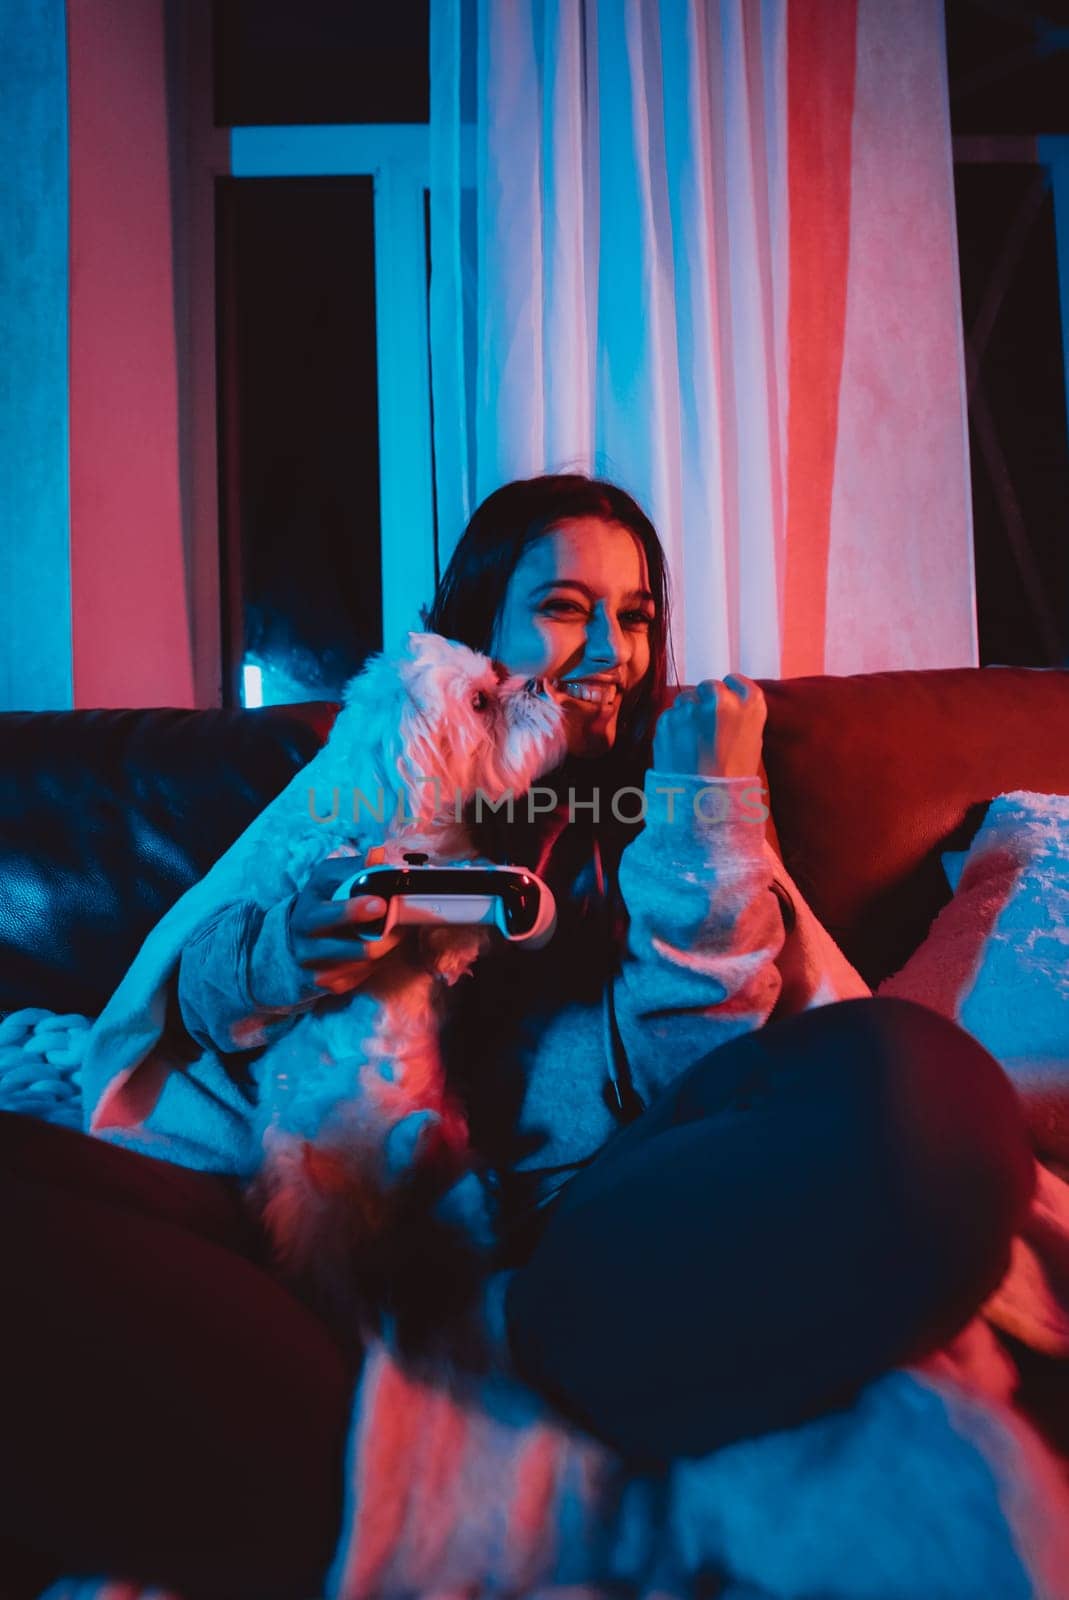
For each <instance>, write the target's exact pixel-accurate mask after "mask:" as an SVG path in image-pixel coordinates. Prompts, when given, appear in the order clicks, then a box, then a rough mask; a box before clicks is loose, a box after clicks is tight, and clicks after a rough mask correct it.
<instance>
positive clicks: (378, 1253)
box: [253, 633, 565, 1336]
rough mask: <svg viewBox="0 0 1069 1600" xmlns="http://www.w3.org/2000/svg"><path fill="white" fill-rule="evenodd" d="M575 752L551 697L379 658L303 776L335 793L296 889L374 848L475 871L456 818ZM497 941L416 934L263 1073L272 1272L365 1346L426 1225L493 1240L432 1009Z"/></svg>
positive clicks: (325, 804) (301, 834) (301, 1025)
mask: <svg viewBox="0 0 1069 1600" xmlns="http://www.w3.org/2000/svg"><path fill="white" fill-rule="evenodd" d="M564 749H565V744H564V734H563V727H562V719H561V713H560V710H559V708H558V707H557V705H556V704H555V703H554V702H553V701H552V700H551V699H550V698H549V697H548V696H547V695H546V694H545V693H544V691H543V689H542V685H541V684H539V683H536V682H534V681H526V682H525V681H524V680H523V679H522V678H515V677H507V676H505V675H504V674H503V672H502V671H501V670H500V669H498V668H497V667H495V665H494V663H493V662H492V661H490V660H489V659H488V658H487V657H486V656H483V655H480V654H478V653H477V652H475V651H473V650H469V649H467V648H466V647H465V646H463V645H459V644H455V643H452V642H451V641H449V640H446V639H443V638H441V637H439V636H438V635H436V634H415V633H414V634H410V635H409V645H408V649H407V651H406V652H405V653H404V654H403V655H402V656H401V657H400V658H394V659H390V658H387V657H385V656H378V657H375V658H373V659H372V661H371V662H370V663H369V664H368V666H367V667H366V668H365V670H364V671H363V672H362V673H361V674H360V676H359V677H357V678H355V679H354V680H353V681H352V682H351V683H350V684H349V686H348V688H347V690H346V693H345V705H344V708H343V710H342V711H341V712H340V713H339V715H338V718H337V721H336V722H335V724H334V727H333V730H332V732H331V735H330V739H329V741H328V744H327V746H326V747H325V750H324V751H323V752H321V754H320V756H319V757H317V758H316V762H315V771H313V769H312V768H309V769H308V770H309V774H310V776H315V772H318V773H319V774H320V775H322V774H323V773H324V771H325V772H326V774H327V775H328V778H329V786H330V790H331V792H330V793H329V794H324V793H322V792H320V791H319V790H318V789H317V790H315V792H312V791H311V790H310V792H309V795H308V810H307V815H305V816H302V817H301V818H300V819H297V818H294V819H293V821H294V830H293V833H292V835H291V836H290V838H289V839H288V841H287V846H288V849H289V853H290V858H289V874H290V877H291V879H292V881H293V882H294V883H295V884H297V885H298V886H300V885H301V884H303V882H304V881H305V880H306V878H307V876H308V874H309V872H310V871H311V869H312V867H313V866H315V864H316V863H317V862H318V861H320V860H322V859H323V858H324V857H325V856H327V855H331V854H335V855H336V854H352V855H354V856H355V857H358V858H359V859H358V860H356V861H355V862H354V866H358V865H362V864H363V860H364V858H365V855H366V852H367V850H368V848H369V847H371V846H376V845H381V846H384V847H385V860H387V861H389V862H399V861H400V860H401V858H402V856H403V854H404V853H405V852H407V851H410V850H421V851H424V852H426V853H427V855H428V856H429V858H430V859H431V860H432V861H434V860H439V861H441V860H448V861H456V860H464V859H472V857H473V856H474V853H475V852H474V849H473V846H472V843H471V840H470V838H469V836H468V833H467V831H466V828H465V823H464V806H465V803H466V802H467V801H469V800H471V799H472V798H473V797H474V796H475V794H476V793H477V792H481V793H482V794H483V795H485V796H486V797H488V798H489V799H490V800H491V801H499V800H501V799H502V798H503V797H504V796H506V795H507V794H508V793H509V792H511V793H512V794H514V795H515V796H516V797H517V798H519V797H520V796H522V795H523V794H525V793H526V791H527V790H528V789H529V788H530V786H531V785H532V784H533V783H534V782H535V781H536V779H537V778H538V777H540V776H541V775H542V774H543V773H545V772H547V771H548V770H550V769H551V768H552V767H554V766H555V765H556V764H557V763H558V762H559V761H560V759H561V758H562V756H563V754H564ZM491 938H493V934H492V932H490V931H489V930H487V929H484V928H463V927H461V928H435V929H431V930H423V931H422V933H421V938H420V941H419V946H418V948H419V951H420V957H421V959H418V960H417V961H415V962H413V961H412V960H409V959H406V958H405V957H404V955H402V953H401V952H400V951H398V952H396V953H394V954H393V955H392V956H391V958H390V959H389V960H385V961H383V962H381V963H378V964H376V965H374V966H373V967H372V968H371V970H370V972H369V975H368V977H367V979H366V980H365V981H364V983H363V984H362V985H361V986H360V987H359V988H357V989H355V990H354V991H352V992H350V993H346V994H341V995H330V994H328V993H327V992H326V991H325V992H324V997H323V999H322V1000H319V1001H316V1003H315V1006H314V1009H311V1010H308V1011H306V1012H305V1013H304V1014H303V1015H302V1016H301V1017H300V1018H299V1019H298V1020H297V1022H296V1023H295V1024H294V1025H293V1026H292V1027H291V1028H290V1029H289V1030H288V1031H287V1032H286V1033H285V1034H283V1036H282V1037H281V1038H280V1039H278V1040H276V1041H275V1042H274V1043H273V1044H271V1045H270V1046H269V1047H268V1048H267V1049H266V1050H265V1051H264V1054H263V1055H262V1056H261V1057H260V1058H259V1061H258V1062H257V1064H256V1069H255V1070H256V1074H257V1078H258V1085H259V1097H260V1100H259V1103H260V1112H261V1119H262V1121H261V1126H262V1133H263V1140H264V1148H265V1154H266V1159H265V1164H264V1167H263V1170H262V1172H261V1174H260V1176H259V1177H258V1179H257V1180H256V1183H255V1185H254V1188H253V1194H254V1197H255V1200H256V1203H257V1205H258V1206H259V1208H260V1209H261V1212H262V1215H263V1219H264V1221H265V1223H266V1226H267V1229H268V1232H269V1235H270V1237H271V1241H272V1244H273V1246H274V1249H275V1252H276V1256H277V1260H278V1264H279V1266H280V1267H281V1269H282V1270H283V1272H284V1273H285V1274H286V1276H288V1277H289V1278H290V1279H291V1281H293V1282H294V1283H295V1285H296V1286H298V1287H299V1288H300V1289H301V1290H302V1291H303V1292H304V1293H305V1294H306V1295H308V1296H310V1297H311V1298H313V1299H314V1300H315V1301H316V1302H317V1303H318V1304H319V1306H320V1308H321V1309H323V1310H324V1311H325V1312H327V1313H328V1314H330V1315H331V1316H332V1317H333V1318H335V1319H340V1320H342V1321H344V1322H345V1323H346V1324H347V1326H348V1327H349V1329H350V1331H352V1332H354V1333H356V1334H359V1335H361V1336H364V1335H366V1334H367V1333H369V1332H372V1331H379V1330H381V1327H382V1317H383V1315H384V1314H385V1315H387V1316H389V1315H391V1314H396V1313H397V1311H398V1307H397V1305H396V1304H394V1302H395V1301H396V1299H397V1297H398V1293H399V1292H400V1293H401V1294H402V1295H403V1294H404V1292H405V1291H404V1290H401V1291H398V1290H397V1284H398V1282H399V1281H401V1280H403V1279H404V1277H405V1265H406V1263H405V1261H404V1260H403V1259H402V1258H403V1257H404V1256H405V1255H406V1253H407V1254H408V1255H409V1256H410V1257H411V1255H412V1253H413V1246H412V1240H413V1238H417V1239H419V1240H420V1244H419V1246H418V1247H417V1248H416V1251H415V1253H416V1254H417V1255H419V1257H420V1259H421V1260H425V1258H426V1256H427V1251H428V1235H427V1232H426V1228H425V1226H424V1225H425V1224H427V1223H428V1219H429V1218H431V1217H435V1218H436V1221H437V1224H438V1225H439V1226H440V1227H444V1228H445V1229H446V1231H447V1233H448V1235H450V1236H456V1235H460V1236H463V1237H466V1238H467V1239H468V1240H469V1242H471V1243H473V1244H476V1245H477V1244H478V1243H479V1242H480V1237H479V1236H480V1234H481V1233H483V1232H485V1230H486V1226H487V1214H486V1204H485V1198H484V1193H483V1188H482V1185H481V1184H480V1183H479V1181H478V1180H477V1178H476V1177H475V1176H474V1174H472V1173H471V1172H470V1171H468V1170H467V1168H466V1165H465V1153H466V1149H467V1129H466V1124H465V1120H464V1117H463V1114H462V1112H461V1111H460V1109H459V1107H458V1106H457V1104H456V1103H455V1102H454V1101H453V1100H452V1098H451V1096H450V1094H449V1091H448V1086H447V1085H446V1083H445V1075H444V1072H443V1067H442V1061H441V1056H440V1052H439V1047H438V1036H439V1016H440V1011H439V1007H440V1004H441V996H442V995H443V993H444V991H445V990H446V989H447V988H448V987H449V986H450V985H451V984H453V983H455V982H456V981H457V979H458V978H459V977H461V976H462V975H463V974H464V973H466V972H468V971H469V970H470V968H471V966H472V964H473V963H474V961H475V960H476V959H477V957H478V955H479V954H480V952H481V951H482V950H483V949H484V948H485V945H486V942H487V941H488V940H489V939H491ZM465 1173H466V1176H465V1175H464V1174H465ZM442 1194H444V1195H445V1197H446V1198H445V1200H444V1202H442V1203H440V1204H439V1205H438V1206H437V1208H434V1207H433V1201H434V1199H435V1198H436V1197H440V1196H441V1195H442ZM444 1237H445V1235H444V1234H440V1235H438V1236H436V1238H435V1246H436V1247H437V1246H440V1245H441V1243H442V1240H443V1238H444ZM486 1242H489V1241H488V1240H487V1241H486ZM432 1253H433V1251H432ZM408 1265H409V1267H411V1266H412V1263H411V1261H409V1262H408ZM411 1278H412V1272H411V1271H410V1272H409V1274H408V1279H409V1281H411Z"/></svg>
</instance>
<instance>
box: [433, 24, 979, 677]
mask: <svg viewBox="0 0 1069 1600" xmlns="http://www.w3.org/2000/svg"><path fill="white" fill-rule="evenodd" d="M431 18H432V31H431V46H432V62H431V84H432V106H431V145H432V164H431V170H432V179H431V182H432V198H431V206H432V241H431V285H432V288H431V364H432V374H433V380H434V385H435V388H434V394H435V458H436V473H437V489H438V507H439V555H440V559H441V561H442V562H443V563H444V561H445V560H447V559H448V556H449V554H450V552H451V550H452V548H453V545H454V543H455V540H456V538H457V537H458V536H459V533H460V531H461V527H462V524H463V520H464V516H466V512H467V509H470V508H469V507H468V504H467V500H466V498H465V495H464V494H463V493H462V492H461V490H460V487H459V486H461V485H465V486H466V487H467V489H469V490H470V500H471V503H472V504H474V503H475V502H477V501H478V500H481V499H482V498H483V497H484V496H485V495H486V494H488V493H489V492H490V491H491V490H493V489H495V488H496V487H498V485H499V484H501V483H503V482H504V481H506V480H507V479H509V478H512V477H521V476H528V475H531V474H534V473H538V472H544V471H561V470H568V469H576V468H579V469H581V470H586V471H591V472H594V473H597V474H599V475H603V476H606V477H610V478H613V479H615V480H616V481H617V482H619V483H621V484H622V485H623V486H624V487H625V488H627V489H629V490H630V491H631V492H632V493H633V494H634V495H635V496H636V498H637V499H638V500H639V501H640V502H641V503H642V504H643V505H644V507H645V508H646V509H647V510H648V511H649V512H650V514H651V516H652V517H653V520H654V522H655V524H656V525H657V527H658V529H659V531H660V533H661V536H662V539H663V540H664V543H665V546H666V549H667V551H668V556H669V565H670V571H671V574H672V587H673V599H674V604H675V629H674V646H675V654H676V662H677V667H678V670H679V675H680V677H681V679H683V680H685V681H695V680H696V679H699V678H702V677H708V676H722V675H723V674H724V673H725V672H727V671H731V670H738V671H743V672H746V673H749V674H751V675H753V676H783V675H791V674H797V673H804V672H847V671H858V670H875V669H877V668H880V667H886V668H891V667H908V666H917V667H920V666H955V665H970V664H973V663H974V662H975V660H976V639H975V617H974V607H973V598H972V597H973V579H972V556H971V520H970V516H971V513H970V505H969V490H968V455H967V434H966V428H965V416H964V410H963V408H962V406H961V404H960V390H961V370H960V364H961V339H960V306H959V299H958V288H957V282H956V277H955V275H954V272H953V271H948V270H947V263H948V262H950V263H953V260H954V216H953V189H952V184H950V183H948V181H947V175H948V173H949V170H950V166H949V163H950V144H949V121H948V117H947V114H946V81H945V63H944V60H943V54H942V51H943V45H942V9H941V4H940V0H886V3H884V0H431ZM892 48H894V49H895V50H896V51H897V52H898V55H897V59H896V60H895V61H894V62H892V63H888V61H887V60H886V55H887V52H888V51H889V50H890V49H892ZM465 59H468V60H469V61H470V60H472V59H473V60H474V62H475V86H476V87H475V107H474V113H473V114H474V123H475V126H474V138H475V147H476V161H475V170H474V175H473V176H474V192H473V193H470V194H464V193H463V192H462V190H463V183H464V177H463V167H462V163H461V161H460V159H459V150H460V140H461V132H462V130H461V115H460V106H461V94H462V85H461V77H462V75H463V65H464V61H465ZM896 126H897V127H899V129H900V133H899V136H898V137H893V136H892V135H893V130H894V129H895V128H896ZM901 130H904V131H901ZM859 183H863V184H864V193H863V194H860V195H859V190H858V186H859ZM443 188H445V189H448V190H449V191H450V192H449V193H443V192H442V190H443ZM911 205H912V206H915V207H916V208H917V209H916V214H915V215H913V214H910V211H909V207H910V206H911ZM472 206H473V207H474V218H475V224H474V226H475V231H476V237H477V247H476V249H475V251H474V253H473V258H472V260H471V261H470V262H469V264H468V267H467V281H465V282H464V283H463V285H462V276H463V273H464V270H465V269H464V265H463V262H464V248H463V245H462V241H461V232H462V228H461V224H460V219H461V217H463V216H469V215H470V214H471V210H472ZM892 235H893V237H892ZM881 251H882V252H883V255H882V256H881ZM888 256H890V258H891V259H888ZM903 263H904V265H903ZM439 274H440V277H439ZM877 293H879V294H882V295H883V296H884V297H885V298H884V299H883V302H882V304H880V303H878V302H877V300H876V298H875V296H876V294H877ZM462 296H466V299H467V304H468V306H469V307H471V308H473V309H472V311H471V315H472V316H473V318H474V325H473V328H471V329H469V337H468V338H467V340H465V338H464V333H463V313H462ZM916 372H923V374H924V379H925V382H926V385H927V393H926V398H925V401H924V404H923V406H921V407H919V408H918V404H917V398H916V396H914V397H913V398H911V396H910V386H911V382H912V381H913V375H914V373H916ZM440 396H441V398H440ZM919 415H921V416H923V426H919V425H918V416H919ZM468 417H470V418H471V419H472V422H471V434H472V436H471V437H468V433H467V427H466V421H465V419H466V418H468ZM469 463H471V471H470V482H469V481H468V479H469V473H468V464H469ZM462 513H463V514H462ZM933 574H937V575H938V587H936V586H934V585H933V583H932V581H931V580H932V576H933Z"/></svg>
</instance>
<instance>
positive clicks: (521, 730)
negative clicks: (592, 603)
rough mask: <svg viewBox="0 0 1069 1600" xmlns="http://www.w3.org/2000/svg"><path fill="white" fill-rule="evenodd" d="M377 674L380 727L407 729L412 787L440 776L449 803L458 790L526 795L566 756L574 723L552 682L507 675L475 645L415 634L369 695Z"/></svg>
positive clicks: (404, 757) (374, 669) (403, 738)
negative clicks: (550, 689) (569, 725)
mask: <svg viewBox="0 0 1069 1600" xmlns="http://www.w3.org/2000/svg"><path fill="white" fill-rule="evenodd" d="M371 675H373V677H374V701H375V716H376V718H378V719H380V720H378V722H377V726H378V728H380V729H381V730H382V731H383V732H384V733H385V731H386V729H387V728H391V729H395V730H398V733H399V741H398V746H397V756H398V758H399V759H400V761H401V762H403V767H404V774H405V777H406V780H407V782H408V783H409V785H410V786H411V785H412V784H413V782H414V783H415V786H416V788H417V789H418V788H419V787H420V785H424V786H426V785H427V784H428V783H429V782H430V781H432V780H433V781H434V782H436V783H437V784H439V785H440V787H441V799H442V802H443V803H444V804H445V805H446V806H447V807H451V806H452V805H453V802H454V799H455V796H456V794H457V793H458V792H459V793H460V794H461V795H462V796H463V797H464V798H465V799H467V798H470V797H471V796H472V795H474V794H475V792H476V790H481V791H482V792H483V793H484V794H486V795H487V796H488V797H489V798H490V799H496V798H499V797H500V796H502V795H504V794H505V793H506V792H507V791H508V790H512V791H513V792H514V793H515V794H517V795H520V794H523V793H524V792H525V791H526V790H527V789H529V788H530V786H531V784H532V783H534V782H535V781H536V780H537V779H538V778H539V777H540V776H541V775H542V774H543V773H545V772H548V771H550V770H551V769H552V768H553V767H555V766H556V765H557V764H558V763H559V762H560V761H561V760H562V759H563V757H564V754H565V751H566V739H565V729H564V718H563V716H562V713H561V710H560V707H559V706H558V705H557V704H556V703H555V702H554V701H553V700H551V699H550V698H549V697H548V696H547V695H546V693H545V689H544V686H543V685H542V684H541V683H539V682H537V681H533V680H524V679H523V678H517V677H509V676H507V675H506V674H505V673H504V670H503V669H502V668H500V667H497V666H496V665H495V664H494V662H493V661H491V660H490V658H489V657H488V656H484V655H480V654H479V653H478V652H477V651H475V650H469V649H468V647H467V646H466V645H462V644H456V643H454V642H453V641H452V640H450V639H443V638H441V637H440V635H438V634H435V633H411V634H409V637H408V647H407V649H406V651H405V652H404V654H403V655H402V656H401V657H400V658H395V659H393V660H389V659H387V658H383V657H380V658H378V659H377V660H376V661H375V662H374V663H372V664H371V665H370V666H369V668H368V670H367V673H365V675H364V678H363V679H360V680H357V682H358V683H361V682H363V683H364V690H365V692H366V690H367V689H368V688H369V687H371V685H370V684H369V683H368V682H367V681H366V680H367V679H368V677H369V676H371ZM367 731H368V736H369V737H374V735H375V728H374V727H369V728H368V730H367Z"/></svg>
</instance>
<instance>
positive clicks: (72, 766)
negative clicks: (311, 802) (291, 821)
mask: <svg viewBox="0 0 1069 1600" xmlns="http://www.w3.org/2000/svg"><path fill="white" fill-rule="evenodd" d="M334 710H335V708H334V707H331V706H327V705H312V706H285V707H270V708H265V709H264V710H259V711H178V710H167V709H164V710H157V709H153V710H144V711H59V712H10V713H6V714H4V715H3V716H0V741H2V747H3V751H4V763H3V774H2V777H0V1012H3V1011H11V1010H16V1009H18V1008H20V1007H22V1006H45V1007H48V1008H49V1009H51V1010H55V1011H82V1012H85V1013H87V1014H89V1015H94V1014H96V1013H97V1012H99V1011H100V1010H101V1008H102V1007H103V1005H104V1003H105V1001H106V1000H107V999H108V996H109V995H110V994H111V992H112V990H113V989H114V988H115V987H116V985H117V984H118V982H119V980H120V979H121V977H122V975H123V973H124V972H125V970H126V968H127V967H128V966H129V964H130V962H131V961H132V960H133V958H134V956H135V955H136V954H137V951H138V949H139V947H140V945H141V943H142V941H143V939H144V938H145V935H146V934H147V933H148V932H149V929H150V928H151V927H152V926H153V925H154V923H156V922H157V921H158V920H159V918H160V917H161V916H162V915H163V913H164V911H166V910H167V909H168V907H169V906H170V905H172V904H173V902H174V901H175V900H177V899H178V897H179V895H180V894H182V893H183V891H184V890H185V889H187V888H188V887H189V886H190V884H192V883H195V882H196V880H197V879H198V878H199V877H201V876H202V875H203V873H204V872H206V871H207V869H208V867H210V866H211V864H212V862H213V861H215V860H216V859H217V857H218V856H220V855H221V854H222V853H223V851H224V850H225V849H227V847H228V846H229V845H230V844H232V843H233V841H234V840H235V839H236V838H237V836H238V834H239V833H241V832H242V830H243V829H244V828H246V827H247V826H248V824H249V823H250V822H251V821H252V819H253V817H255V816H256V815H257V813H258V812H259V811H261V810H262V809H263V807H264V806H265V805H266V804H267V802H268V801H269V800H271V799H273V797H274V796H275V795H276V794H277V793H278V792H279V790H280V789H282V788H284V786H285V785H286V783H288V781H289V779H290V778H291V777H292V775H293V774H294V772H296V771H298V770H299V768H300V767H301V766H303V765H304V763H305V762H306V761H308V760H309V759H310V758H311V757H312V756H313V755H314V754H315V752H316V750H317V749H318V748H319V745H320V744H321V742H322V740H323V739H324V738H325V737H326V733H327V730H328V728H329V726H330V721H331V720H332V717H333V713H334Z"/></svg>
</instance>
